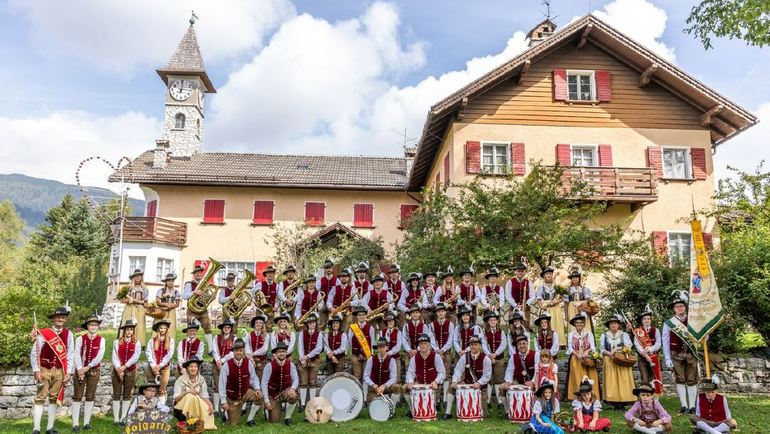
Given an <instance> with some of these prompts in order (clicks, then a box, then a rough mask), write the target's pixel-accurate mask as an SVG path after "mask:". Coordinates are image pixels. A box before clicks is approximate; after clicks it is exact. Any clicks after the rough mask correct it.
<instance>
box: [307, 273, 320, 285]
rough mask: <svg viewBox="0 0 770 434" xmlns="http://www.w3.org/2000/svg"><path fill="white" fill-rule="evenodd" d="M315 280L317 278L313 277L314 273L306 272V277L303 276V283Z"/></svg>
mask: <svg viewBox="0 0 770 434" xmlns="http://www.w3.org/2000/svg"><path fill="white" fill-rule="evenodd" d="M316 280H318V278H317V277H315V274H308V275H307V277H306V278H305V283H308V282H315V281H316Z"/></svg>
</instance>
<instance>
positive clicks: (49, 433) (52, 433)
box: [45, 428, 59, 434]
mask: <svg viewBox="0 0 770 434" xmlns="http://www.w3.org/2000/svg"><path fill="white" fill-rule="evenodd" d="M45 434H59V431H56V430H55V429H53V428H51V429H49V430H47V431H46V432H45Z"/></svg>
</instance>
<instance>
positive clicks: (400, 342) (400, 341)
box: [377, 328, 404, 356]
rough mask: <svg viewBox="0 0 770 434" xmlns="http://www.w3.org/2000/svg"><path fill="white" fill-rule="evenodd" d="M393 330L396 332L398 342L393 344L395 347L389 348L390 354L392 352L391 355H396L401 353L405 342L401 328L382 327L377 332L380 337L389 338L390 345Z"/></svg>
mask: <svg viewBox="0 0 770 434" xmlns="http://www.w3.org/2000/svg"><path fill="white" fill-rule="evenodd" d="M393 331H395V332H396V344H395V345H393V348H391V349H389V350H388V354H390V355H391V356H395V355H396V354H398V353H400V352H401V348H402V347H403V346H404V342H403V339H404V337H403V335H401V330H399V329H397V328H392V329H382V330H380V332H379V333H378V334H377V337H378V338H385V339H387V340H388V345H390V334H391V333H393Z"/></svg>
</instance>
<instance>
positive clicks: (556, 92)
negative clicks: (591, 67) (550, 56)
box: [553, 69, 569, 101]
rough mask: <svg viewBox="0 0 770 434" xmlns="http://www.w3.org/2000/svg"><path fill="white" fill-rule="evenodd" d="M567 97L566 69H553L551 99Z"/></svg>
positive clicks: (561, 99) (557, 99)
mask: <svg viewBox="0 0 770 434" xmlns="http://www.w3.org/2000/svg"><path fill="white" fill-rule="evenodd" d="M568 98H569V91H568V90H567V70H566V69H554V70H553V99H554V101H566V100H567V99H568Z"/></svg>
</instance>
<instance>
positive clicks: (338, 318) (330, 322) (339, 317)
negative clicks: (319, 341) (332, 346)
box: [329, 313, 345, 327]
mask: <svg viewBox="0 0 770 434" xmlns="http://www.w3.org/2000/svg"><path fill="white" fill-rule="evenodd" d="M335 321H337V322H338V323H340V324H342V323H343V322H344V321H345V318H343V317H342V314H341V313H338V314H337V315H334V316H333V317H331V318H329V326H330V327H331V325H332V323H333V322H335Z"/></svg>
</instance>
